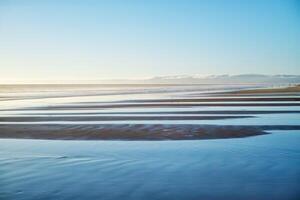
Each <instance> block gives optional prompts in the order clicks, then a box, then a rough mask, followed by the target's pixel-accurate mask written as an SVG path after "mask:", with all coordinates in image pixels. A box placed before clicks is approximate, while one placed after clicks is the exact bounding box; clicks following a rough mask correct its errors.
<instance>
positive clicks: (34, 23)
mask: <svg viewBox="0 0 300 200" xmlns="http://www.w3.org/2000/svg"><path fill="white" fill-rule="evenodd" d="M240 73H264V74H300V1H297V0H257V1H255V0H248V1H247V0H219V1H217V0H216V1H214V0H202V1H201V0H195V1H192V0H181V1H176V0H173V1H172V0H148V1H146V0H145V1H143V0H136V1H134V0H128V1H126V0H120V1H115V0H106V1H100V0H98V1H96V0H94V1H91V0H82V1H79V0H78V1H76V0H69V1H64V0H48V1H47V0H42V1H39V0H35V1H31V0H25V1H24V0H19V1H16V0H15V1H14V0H11V1H10V0H0V80H10V79H13V80H23V79H24V80H31V79H32V80H37V79H47V80H53V79H66V80H70V79H72V80H74V79H110V78H140V77H151V76H159V75H176V74H204V75H205V74H240Z"/></svg>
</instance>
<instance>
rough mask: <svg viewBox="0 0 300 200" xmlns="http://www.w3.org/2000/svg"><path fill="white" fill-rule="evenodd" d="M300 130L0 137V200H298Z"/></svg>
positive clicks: (299, 191) (299, 185)
mask: <svg viewBox="0 0 300 200" xmlns="http://www.w3.org/2000/svg"><path fill="white" fill-rule="evenodd" d="M299 133H300V132H299V131H280V132H276V133H273V134H270V135H264V136H257V137H250V138H247V139H225V140H224V139H222V140H198V141H160V142H159V141H143V142H141V141H140V142H134V141H131V142H130V141H47V140H14V139H1V140H0V161H1V162H0V171H1V173H0V185H1V187H0V197H1V198H0V199H24V200H27V199H28V200H29V199H124V200H125V199H145V200H147V199H149V200H150V199H151V200H152V199H299V197H300V190H299V188H300V170H299V166H300V134H299Z"/></svg>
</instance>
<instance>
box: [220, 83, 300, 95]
mask: <svg viewBox="0 0 300 200" xmlns="http://www.w3.org/2000/svg"><path fill="white" fill-rule="evenodd" d="M299 92H300V85H296V86H291V87H284V88H268V89H253V90H240V91H234V92H228V93H226V94H236V95H244V94H246V95H247V94H250V95H252V94H253V95H255V94H288V93H299Z"/></svg>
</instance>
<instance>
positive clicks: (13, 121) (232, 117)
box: [0, 85, 300, 140]
mask: <svg viewBox="0 0 300 200" xmlns="http://www.w3.org/2000/svg"><path fill="white" fill-rule="evenodd" d="M20 87H21V88H20ZM20 87H19V88H18V87H16V86H15V89H16V92H15V93H6V95H7V96H5V95H3V96H4V97H3V98H10V99H9V100H5V99H3V100H2V101H1V103H2V104H3V105H5V103H7V105H6V106H3V107H2V109H1V111H2V114H1V115H0V138H1V137H2V138H30V139H68V140H70V139H81V140H91V139H93V140H110V139H111V140H194V139H218V138H237V137H248V136H254V135H261V134H267V133H268V131H269V130H282V129H285V130H298V129H299V126H300V124H298V122H297V121H295V120H296V119H297V117H298V115H300V109H298V108H299V107H300V103H299V101H300V98H299V97H298V96H297V94H298V93H297V92H299V86H292V87H285V88H272V89H261V88H259V89H248V88H251V86H245V85H241V86H227V87H226V86H225V87H224V86H221V85H213V86H212V87H213V88H214V90H213V91H211V90H208V88H209V87H203V86H197V85H125V86H120V85H104V86H101V85H100V86H97V85H92V87H90V86H89V87H90V88H92V90H88V92H83V91H82V90H84V89H86V88H85V86H84V85H79V86H76V85H75V86H73V85H70V86H68V85H64V86H61V87H59V86H57V85H54V86H53V87H52V86H51V85H45V86H44V87H43V86H42V85H37V86H36V87H34V86H31V85H29V86H28V87H33V91H34V92H30V90H29V88H26V87H25V86H20ZM232 87H234V88H236V87H240V88H241V89H239V90H234V91H231V90H232ZM252 87H253V86H252ZM1 88H2V91H4V92H5V91H9V90H8V89H11V88H14V86H5V87H3V86H2V87H1ZM98 88H101V90H98ZM57 89H59V90H60V91H57ZM74 89H75V91H76V92H77V93H74V92H72V91H73V90H74ZM39 90H42V91H43V92H41V93H38V91H39ZM220 90H223V91H222V92H220ZM226 90H229V91H226ZM20 91H21V92H20ZM24 91H25V92H24ZM199 91H200V94H199ZM71 92H72V93H71ZM295 92H296V93H297V94H294V93H295ZM12 94H14V95H15V96H13V95H12ZM84 94H86V96H85V95H84ZM195 94H197V95H195ZM244 94H247V96H243V95H244ZM275 94H276V96H274V95H275ZM299 94H300V93H299ZM8 95H10V96H9V97H8ZM257 95H258V96H257ZM270 95H271V96H270ZM154 97H156V98H154ZM109 98H110V99H109ZM12 99H15V100H12ZM96 99H98V101H96ZM55 100H56V101H55ZM13 102H16V103H20V102H21V103H23V104H24V105H23V106H22V104H20V106H14V105H13V106H10V105H9V103H13ZM34 102H37V103H36V104H34ZM40 102H43V103H42V104H41V103H40ZM270 116H277V118H279V119H280V118H281V116H290V117H291V121H290V122H289V123H287V124H285V123H282V124H278V123H274V122H271V123H269V124H268V123H267V122H266V123H265V124H263V123H261V122H263V121H264V118H265V119H266V120H269V118H270ZM274 121H276V119H274ZM239 122H240V123H239ZM255 122H256V123H255ZM266 127H268V128H266Z"/></svg>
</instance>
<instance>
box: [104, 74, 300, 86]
mask: <svg viewBox="0 0 300 200" xmlns="http://www.w3.org/2000/svg"><path fill="white" fill-rule="evenodd" d="M100 82H101V83H124V84H130V83H136V84H297V83H300V75H262V74H240V75H211V76H200V75H193V76H192V75H191V76H190V75H179V76H158V77H153V78H149V79H143V80H106V81H100Z"/></svg>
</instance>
